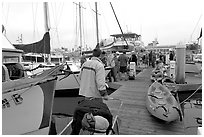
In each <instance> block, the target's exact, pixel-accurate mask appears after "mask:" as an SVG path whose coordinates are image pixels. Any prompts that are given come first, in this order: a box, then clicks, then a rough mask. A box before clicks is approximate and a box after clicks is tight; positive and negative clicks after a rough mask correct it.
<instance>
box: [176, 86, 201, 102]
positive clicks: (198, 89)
mask: <svg viewBox="0 0 204 137" xmlns="http://www.w3.org/2000/svg"><path fill="white" fill-rule="evenodd" d="M201 87H202V85H200V86H199V87H198V88H197V89H196V91H194V92H193V93H192V94H191V95H190V96H188V97H187V98H186V99H185V100H183V101H182V102H181V103H180V105H181V104H183V103H184V102H185V101H186V100H188V99H189V98H191V97H192V96H193V95H194V94H195V93H196V92H197V91H198V90H199V89H200V88H201Z"/></svg>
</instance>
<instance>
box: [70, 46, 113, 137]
mask: <svg viewBox="0 0 204 137" xmlns="http://www.w3.org/2000/svg"><path fill="white" fill-rule="evenodd" d="M100 55H101V50H100V49H99V48H95V49H94V50H93V57H92V58H91V60H88V61H86V62H85V63H84V64H83V65H82V68H81V72H80V75H79V79H80V88H79V95H81V96H82V97H84V100H82V101H81V102H79V103H78V106H79V108H80V107H83V105H84V104H85V105H88V106H90V108H89V107H86V110H85V108H84V107H83V110H80V111H79V110H78V109H79V108H76V109H75V111H74V115H73V122H72V124H71V127H72V132H71V135H78V134H79V133H80V130H81V128H82V122H83V119H84V116H85V115H86V114H90V113H88V110H87V108H89V109H91V107H95V106H97V107H99V108H100V107H101V106H100V105H101V104H102V106H103V105H105V104H104V103H103V99H105V100H108V93H107V91H106V83H105V68H104V64H103V62H102V61H101V60H100V59H99V57H100ZM90 102H92V103H91V104H90ZM105 106H106V105H105ZM106 108H107V109H108V107H106ZM85 111H87V113H86V112H85ZM89 111H90V112H91V110H89ZM111 119H112V117H111ZM92 121H93V120H92ZM94 121H95V120H94ZM93 125H94V124H93Z"/></svg>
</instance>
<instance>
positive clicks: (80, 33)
mask: <svg viewBox="0 0 204 137" xmlns="http://www.w3.org/2000/svg"><path fill="white" fill-rule="evenodd" d="M79 35H80V45H79V48H80V55H81V54H82V32H81V3H80V2H79Z"/></svg>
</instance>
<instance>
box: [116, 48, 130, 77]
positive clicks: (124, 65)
mask: <svg viewBox="0 0 204 137" xmlns="http://www.w3.org/2000/svg"><path fill="white" fill-rule="evenodd" d="M128 60H129V59H128V57H127V55H126V52H125V51H123V54H121V55H120V56H119V57H118V61H119V62H120V73H119V77H120V79H121V78H122V77H121V73H122V74H123V75H124V76H125V80H127V65H128Z"/></svg>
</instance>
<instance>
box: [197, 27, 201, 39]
mask: <svg viewBox="0 0 204 137" xmlns="http://www.w3.org/2000/svg"><path fill="white" fill-rule="evenodd" d="M201 37H202V28H201V30H200V36H199V38H198V39H200V38H201Z"/></svg>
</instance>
